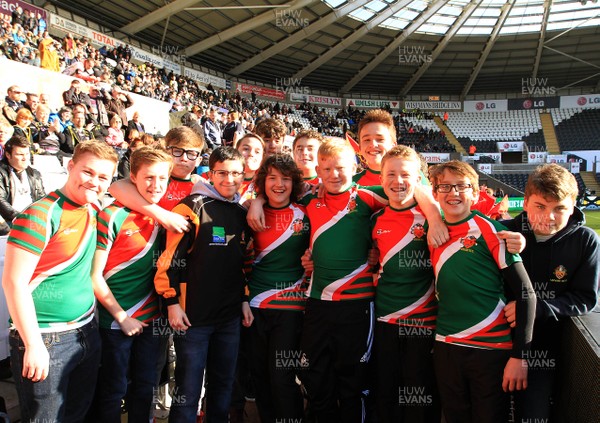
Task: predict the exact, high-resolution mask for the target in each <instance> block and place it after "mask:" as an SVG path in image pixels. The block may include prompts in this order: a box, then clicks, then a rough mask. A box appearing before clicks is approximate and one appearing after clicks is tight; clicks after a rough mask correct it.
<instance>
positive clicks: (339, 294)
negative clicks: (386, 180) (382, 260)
mask: <svg viewBox="0 0 600 423" xmlns="http://www.w3.org/2000/svg"><path fill="white" fill-rule="evenodd" d="M301 202H302V203H303V204H306V214H307V215H308V217H309V219H310V226H311V238H310V246H311V249H312V258H313V262H314V272H313V274H312V277H311V283H310V286H309V297H310V298H315V299H320V300H326V301H344V300H362V299H373V296H374V287H373V272H372V269H371V266H369V264H368V263H367V255H368V250H369V249H370V248H371V225H370V217H371V214H372V213H373V212H374V211H376V210H379V209H381V208H383V207H384V206H385V205H386V204H387V200H386V197H385V194H384V193H383V189H382V188H381V187H360V186H358V185H356V184H354V183H353V184H352V185H351V186H350V188H348V189H347V190H346V191H344V192H342V193H339V194H330V193H325V195H324V197H323V198H318V197H317V196H315V195H312V194H308V195H306V196H304V197H303V198H302V200H301Z"/></svg>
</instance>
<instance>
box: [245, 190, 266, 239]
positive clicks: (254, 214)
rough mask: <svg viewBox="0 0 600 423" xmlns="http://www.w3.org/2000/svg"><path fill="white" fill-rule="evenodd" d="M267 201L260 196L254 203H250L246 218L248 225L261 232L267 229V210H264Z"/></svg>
mask: <svg viewBox="0 0 600 423" xmlns="http://www.w3.org/2000/svg"><path fill="white" fill-rule="evenodd" d="M265 202H266V201H265V199H264V198H263V197H260V196H259V197H257V198H255V199H254V201H252V204H250V208H249V209H248V215H247V216H246V220H247V221H248V225H249V226H250V227H251V228H252V230H253V231H255V232H261V231H264V230H265V229H266V227H265V212H264V211H263V206H264V205H265Z"/></svg>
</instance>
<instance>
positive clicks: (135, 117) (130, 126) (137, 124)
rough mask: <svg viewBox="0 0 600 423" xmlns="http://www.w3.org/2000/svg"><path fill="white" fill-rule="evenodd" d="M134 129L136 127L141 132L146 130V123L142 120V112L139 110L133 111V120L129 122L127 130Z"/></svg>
mask: <svg viewBox="0 0 600 423" xmlns="http://www.w3.org/2000/svg"><path fill="white" fill-rule="evenodd" d="M132 129H136V130H137V131H138V132H139V133H140V134H142V133H144V132H146V129H145V128H144V124H143V123H142V122H140V112H138V111H135V112H133V116H132V117H131V120H130V121H129V122H127V131H130V130H132Z"/></svg>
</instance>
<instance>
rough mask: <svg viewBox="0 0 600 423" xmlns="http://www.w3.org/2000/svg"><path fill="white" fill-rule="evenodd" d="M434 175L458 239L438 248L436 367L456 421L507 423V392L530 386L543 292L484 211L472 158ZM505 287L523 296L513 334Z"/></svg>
mask: <svg viewBox="0 0 600 423" xmlns="http://www.w3.org/2000/svg"><path fill="white" fill-rule="evenodd" d="M430 178H431V182H432V184H433V187H434V197H435V199H436V200H437V201H438V202H439V203H440V206H441V208H442V210H443V212H444V219H445V221H446V224H447V226H448V231H449V235H450V241H448V242H447V243H445V244H444V245H443V246H441V247H438V248H431V247H430V251H431V260H432V266H433V269H434V272H435V276H436V278H437V280H436V290H437V297H438V301H439V303H438V316H437V327H436V335H435V340H436V342H435V346H434V365H435V371H436V377H437V382H438V387H439V391H440V396H441V400H442V408H443V410H444V415H445V417H446V421H447V422H448V423H454V422H456V423H468V422H505V421H506V420H507V415H508V401H507V399H508V397H507V396H506V394H505V393H506V392H508V391H515V390H523V389H526V388H527V361H526V360H524V359H522V357H525V355H524V353H525V352H526V351H528V349H529V347H530V343H531V337H532V330H533V319H534V316H535V293H534V291H533V288H532V286H531V282H530V280H529V277H528V276H527V272H526V271H525V268H524V266H523V263H522V262H521V258H520V257H519V256H518V255H516V254H511V253H509V252H508V251H507V248H506V245H505V244H504V242H503V241H502V240H501V239H500V238H499V236H498V235H497V233H498V231H499V230H502V229H504V228H503V227H502V225H500V224H498V223H497V222H496V221H494V220H491V219H489V218H487V217H485V216H483V215H482V214H480V213H479V212H477V211H471V205H472V204H473V203H474V202H476V201H477V197H478V194H479V193H478V187H479V178H478V176H477V174H476V173H475V171H474V170H473V168H472V167H471V166H469V165H468V164H467V163H464V162H459V161H456V160H451V161H449V162H447V163H444V164H440V165H437V166H433V167H432V168H431V169H430ZM505 285H508V287H507V288H508V289H509V290H510V291H511V292H512V293H513V295H514V297H515V299H516V303H515V304H516V305H515V310H516V327H515V331H514V337H511V331H510V327H509V323H508V321H507V319H506V317H505V316H504V311H503V308H504V306H505V305H506V298H505V295H504V292H505Z"/></svg>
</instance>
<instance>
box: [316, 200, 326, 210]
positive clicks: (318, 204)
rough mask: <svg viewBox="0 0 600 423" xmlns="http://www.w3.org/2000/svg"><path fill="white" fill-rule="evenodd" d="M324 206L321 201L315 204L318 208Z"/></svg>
mask: <svg viewBox="0 0 600 423" xmlns="http://www.w3.org/2000/svg"><path fill="white" fill-rule="evenodd" d="M323 206H324V204H323V203H321V202H320V201H317V203H316V204H315V207H316V208H318V209H320V208H321V207H323Z"/></svg>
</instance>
